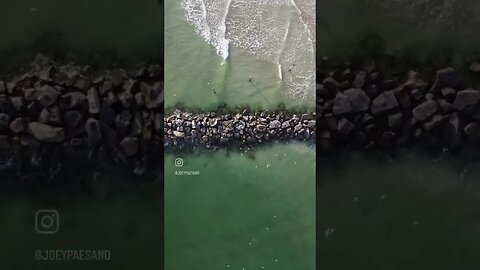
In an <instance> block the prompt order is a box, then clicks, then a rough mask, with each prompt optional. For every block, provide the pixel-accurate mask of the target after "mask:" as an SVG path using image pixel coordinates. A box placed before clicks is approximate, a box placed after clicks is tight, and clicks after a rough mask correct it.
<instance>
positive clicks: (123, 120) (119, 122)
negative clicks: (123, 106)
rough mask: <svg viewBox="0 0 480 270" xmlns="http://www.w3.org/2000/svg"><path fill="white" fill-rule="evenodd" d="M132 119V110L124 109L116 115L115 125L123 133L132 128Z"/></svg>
mask: <svg viewBox="0 0 480 270" xmlns="http://www.w3.org/2000/svg"><path fill="white" fill-rule="evenodd" d="M131 119H132V115H131V114H130V112H129V111H127V110H123V111H122V112H121V113H120V114H118V115H117V116H116V117H115V126H116V127H117V130H119V131H120V132H121V133H124V132H126V131H128V129H129V128H130V122H131Z"/></svg>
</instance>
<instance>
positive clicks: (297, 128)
mask: <svg viewBox="0 0 480 270" xmlns="http://www.w3.org/2000/svg"><path fill="white" fill-rule="evenodd" d="M302 128H303V126H302V124H297V125H296V126H295V127H294V128H293V131H295V132H298V131H300V130H301V129H302Z"/></svg>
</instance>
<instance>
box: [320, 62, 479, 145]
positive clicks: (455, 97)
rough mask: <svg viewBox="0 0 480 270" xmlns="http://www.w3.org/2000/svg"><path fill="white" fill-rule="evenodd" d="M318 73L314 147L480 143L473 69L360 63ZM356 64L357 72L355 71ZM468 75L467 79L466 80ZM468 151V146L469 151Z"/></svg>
mask: <svg viewBox="0 0 480 270" xmlns="http://www.w3.org/2000/svg"><path fill="white" fill-rule="evenodd" d="M365 63H367V64H365V65H363V64H362V65H357V66H356V67H355V66H354V65H352V64H350V63H346V64H338V63H337V64H333V63H332V61H330V60H329V59H328V58H325V59H323V61H322V62H321V63H320V69H319V70H317V80H318V82H319V83H317V89H316V92H317V117H318V138H317V139H318V143H319V146H320V147H319V148H320V149H323V150H328V151H332V152H338V150H341V149H377V150H378V149H382V150H394V149H399V148H421V149H422V150H427V151H433V152H436V151H454V150H461V149H466V148H471V149H476V148H478V146H479V142H480V87H479V86H478V85H470V86H469V85H468V83H466V82H465V79H464V78H465V77H468V78H470V81H475V80H471V78H472V77H473V78H474V77H477V78H480V73H479V71H480V70H479V69H477V68H476V67H477V65H475V64H471V65H465V66H469V68H466V70H463V71H462V72H461V71H460V70H457V69H454V68H451V67H444V68H439V69H435V68H431V67H428V68H415V69H408V68H406V67H405V66H404V65H394V64H391V65H386V64H384V63H380V64H377V63H375V62H374V61H365ZM358 66H360V68H358ZM466 75H468V76H466ZM472 147H473V148H472Z"/></svg>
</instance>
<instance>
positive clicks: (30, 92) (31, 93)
mask: <svg viewBox="0 0 480 270" xmlns="http://www.w3.org/2000/svg"><path fill="white" fill-rule="evenodd" d="M37 95H38V92H37V90H36V89H35V88H27V89H25V92H24V93H23V97H24V98H25V100H26V101H34V100H37Z"/></svg>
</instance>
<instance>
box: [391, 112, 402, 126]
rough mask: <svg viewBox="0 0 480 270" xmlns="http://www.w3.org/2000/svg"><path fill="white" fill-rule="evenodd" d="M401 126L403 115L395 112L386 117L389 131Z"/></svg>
mask: <svg viewBox="0 0 480 270" xmlns="http://www.w3.org/2000/svg"><path fill="white" fill-rule="evenodd" d="M402 124H403V115H402V113H401V112H397V113H394V114H391V115H389V116H388V126H389V127H390V128H391V129H398V128H400V127H401V126H402Z"/></svg>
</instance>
